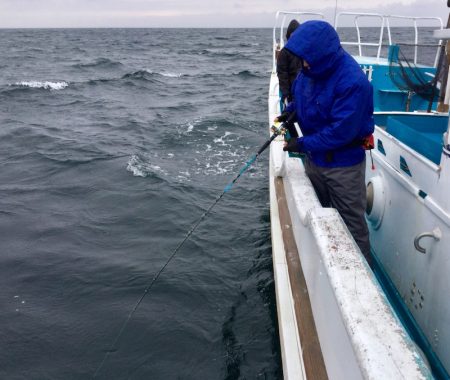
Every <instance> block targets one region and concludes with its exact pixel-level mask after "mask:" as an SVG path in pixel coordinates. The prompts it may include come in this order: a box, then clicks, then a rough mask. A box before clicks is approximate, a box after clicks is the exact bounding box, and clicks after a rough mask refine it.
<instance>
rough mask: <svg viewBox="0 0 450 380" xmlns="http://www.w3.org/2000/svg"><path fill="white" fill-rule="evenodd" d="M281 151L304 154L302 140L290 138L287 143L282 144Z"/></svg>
mask: <svg viewBox="0 0 450 380" xmlns="http://www.w3.org/2000/svg"><path fill="white" fill-rule="evenodd" d="M283 150H284V151H285V152H298V153H302V152H304V151H303V140H302V138H297V137H292V138H290V139H289V141H287V142H285V143H284V146H283Z"/></svg>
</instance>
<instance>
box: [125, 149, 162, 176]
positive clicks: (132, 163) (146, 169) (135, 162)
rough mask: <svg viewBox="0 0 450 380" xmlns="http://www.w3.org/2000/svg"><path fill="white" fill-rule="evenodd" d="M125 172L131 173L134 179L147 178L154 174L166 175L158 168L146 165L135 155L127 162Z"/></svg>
mask: <svg viewBox="0 0 450 380" xmlns="http://www.w3.org/2000/svg"><path fill="white" fill-rule="evenodd" d="M127 170H128V171H129V172H131V173H133V175H134V176H135V177H147V176H148V175H149V174H151V173H155V172H159V173H161V174H163V175H167V172H166V171H165V170H164V169H162V168H161V167H160V166H158V165H154V164H150V163H146V162H144V161H143V160H141V159H140V158H139V157H138V156H137V155H135V154H133V155H132V156H131V158H130V159H129V160H128V163H127Z"/></svg>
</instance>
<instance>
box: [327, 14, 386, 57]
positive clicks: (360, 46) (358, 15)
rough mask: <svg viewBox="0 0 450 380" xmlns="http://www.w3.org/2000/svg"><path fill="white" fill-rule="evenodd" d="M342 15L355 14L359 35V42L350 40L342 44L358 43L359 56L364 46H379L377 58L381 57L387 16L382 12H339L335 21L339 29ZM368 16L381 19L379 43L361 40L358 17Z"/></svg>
mask: <svg viewBox="0 0 450 380" xmlns="http://www.w3.org/2000/svg"><path fill="white" fill-rule="evenodd" d="M342 16H354V23H355V28H356V34H357V37H358V41H357V42H349V41H341V45H357V46H358V52H359V56H360V57H361V56H362V46H377V47H378V50H377V60H378V59H380V55H381V47H382V46H383V33H384V26H385V16H383V15H382V14H380V13H359V12H339V13H338V14H337V15H336V19H335V21H334V24H335V28H336V30H337V28H338V25H339V18H340V17H342ZM362 17H366V18H369V17H370V18H379V19H380V21H381V28H380V37H379V39H378V43H375V42H372V43H370V42H361V32H360V29H359V25H358V19H360V18H362Z"/></svg>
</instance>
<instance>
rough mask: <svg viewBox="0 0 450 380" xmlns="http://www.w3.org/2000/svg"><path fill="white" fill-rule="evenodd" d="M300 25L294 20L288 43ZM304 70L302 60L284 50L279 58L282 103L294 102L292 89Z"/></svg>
mask: <svg viewBox="0 0 450 380" xmlns="http://www.w3.org/2000/svg"><path fill="white" fill-rule="evenodd" d="M299 25H300V24H299V23H298V21H297V20H292V21H291V22H290V23H289V25H288V28H287V30H286V40H287V41H288V40H289V38H290V36H291V34H292V33H293V32H294V31H295V30H296V29H297V28H298V26H299ZM301 68H302V63H301V60H300V58H298V57H297V56H296V55H295V54H292V53H291V52H290V51H289V50H287V49H285V48H283V49H281V50H280V53H279V55H278V58H277V75H278V83H279V86H280V93H281V103H283V104H284V103H285V102H286V101H287V103H289V102H291V101H292V94H291V88H292V84H293V83H294V81H295V78H297V74H298V73H299V71H300V70H301Z"/></svg>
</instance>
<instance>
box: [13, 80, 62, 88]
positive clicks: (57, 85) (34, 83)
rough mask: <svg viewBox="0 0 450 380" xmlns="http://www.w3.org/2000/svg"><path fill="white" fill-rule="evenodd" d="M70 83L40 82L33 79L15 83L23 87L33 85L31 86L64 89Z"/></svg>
mask: <svg viewBox="0 0 450 380" xmlns="http://www.w3.org/2000/svg"><path fill="white" fill-rule="evenodd" d="M68 85H69V84H68V83H67V82H48V81H46V82H38V81H31V82H17V83H15V86H22V87H31V88H43V89H45V90H62V89H64V88H66V87H67V86H68Z"/></svg>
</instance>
